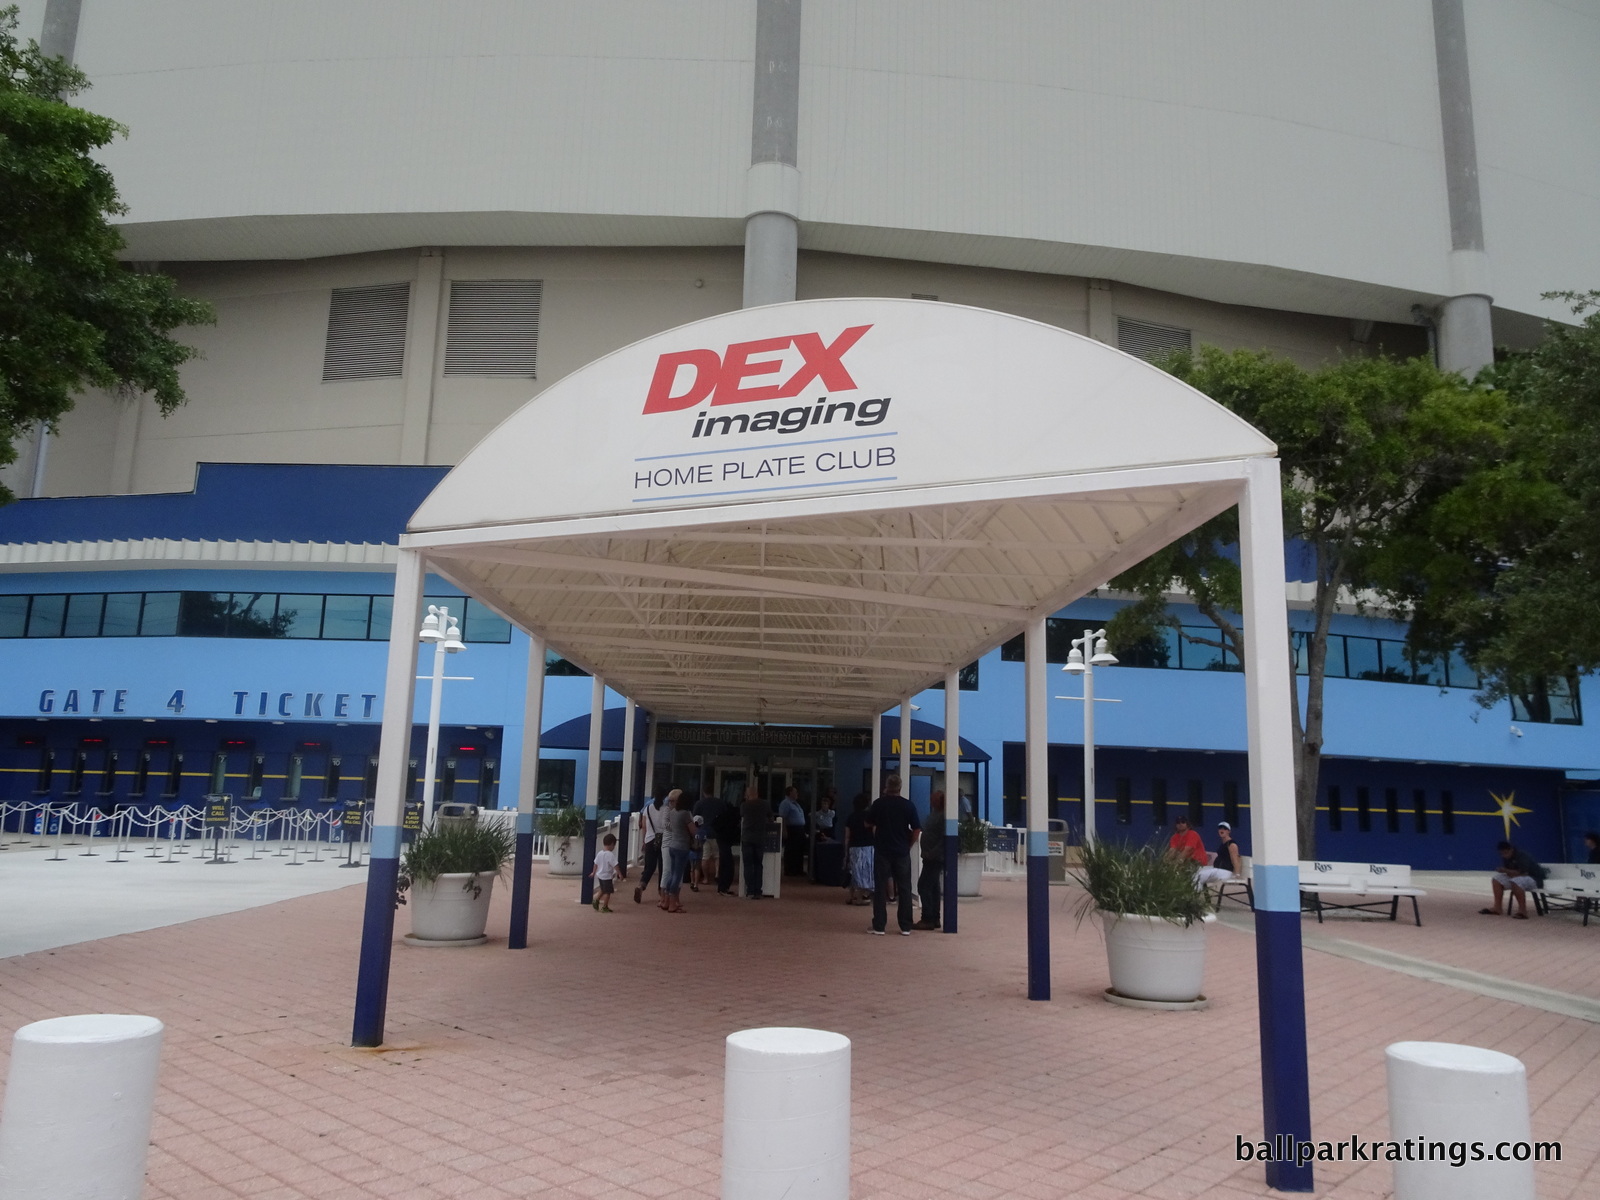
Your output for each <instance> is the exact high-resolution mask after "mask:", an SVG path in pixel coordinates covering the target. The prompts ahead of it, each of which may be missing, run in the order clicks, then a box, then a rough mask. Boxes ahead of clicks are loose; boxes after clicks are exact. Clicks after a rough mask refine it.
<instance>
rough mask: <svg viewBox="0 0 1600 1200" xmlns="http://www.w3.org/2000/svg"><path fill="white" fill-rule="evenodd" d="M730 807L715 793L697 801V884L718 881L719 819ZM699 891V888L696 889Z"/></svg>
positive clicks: (695, 807)
mask: <svg viewBox="0 0 1600 1200" xmlns="http://www.w3.org/2000/svg"><path fill="white" fill-rule="evenodd" d="M727 807H728V803H727V801H725V800H724V799H723V798H722V797H721V796H718V795H716V794H715V793H714V792H706V793H705V794H704V795H702V796H701V797H700V799H698V800H696V801H695V805H694V819H695V844H696V845H697V846H698V847H699V850H700V863H699V870H698V871H697V872H696V874H697V876H698V878H696V879H695V881H694V882H696V883H713V882H715V881H716V878H717V873H718V869H719V862H720V859H721V855H719V854H718V853H717V835H716V828H717V818H718V817H720V816H721V815H722V810H723V809H725V808H727ZM694 890H695V891H699V890H700V889H699V888H695V889H694Z"/></svg>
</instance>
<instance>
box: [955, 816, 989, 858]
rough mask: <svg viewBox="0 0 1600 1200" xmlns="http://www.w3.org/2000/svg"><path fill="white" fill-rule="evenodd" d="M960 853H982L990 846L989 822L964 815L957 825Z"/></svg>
mask: <svg viewBox="0 0 1600 1200" xmlns="http://www.w3.org/2000/svg"><path fill="white" fill-rule="evenodd" d="M956 845H957V847H958V849H957V851H956V853H958V854H982V853H983V852H984V851H986V850H987V849H988V848H989V822H987V821H980V820H978V818H977V817H971V816H968V817H962V818H961V821H960V823H959V824H957V825H956Z"/></svg>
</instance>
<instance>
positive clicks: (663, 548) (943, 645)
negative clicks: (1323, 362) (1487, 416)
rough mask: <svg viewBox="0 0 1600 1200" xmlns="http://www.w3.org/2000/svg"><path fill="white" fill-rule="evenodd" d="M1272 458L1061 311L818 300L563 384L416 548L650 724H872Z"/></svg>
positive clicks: (423, 527) (650, 341)
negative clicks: (1044, 320) (1012, 312)
mask: <svg viewBox="0 0 1600 1200" xmlns="http://www.w3.org/2000/svg"><path fill="white" fill-rule="evenodd" d="M1273 454H1274V447H1273V445H1272V443H1271V442H1269V441H1268V440H1267V439H1266V438H1264V437H1263V436H1262V435H1261V434H1260V433H1259V432H1257V431H1256V430H1255V429H1253V428H1252V427H1251V426H1249V425H1247V424H1245V423H1244V422H1243V421H1241V420H1239V419H1238V418H1237V417H1235V416H1233V415H1232V414H1231V413H1229V412H1228V411H1226V410H1225V409H1223V408H1222V407H1220V406H1219V405H1217V404H1216V403H1214V402H1213V401H1211V400H1210V399H1208V398H1206V397H1205V396H1202V395H1200V394H1199V393H1198V392H1195V391H1194V390H1192V389H1191V388H1189V387H1187V386H1185V385H1183V384H1181V383H1179V382H1178V381H1177V380H1175V379H1173V378H1172V377H1171V376H1169V375H1167V374H1165V373H1163V372H1161V371H1159V370H1157V369H1155V368H1154V367H1151V366H1149V365H1148V364H1146V363H1144V362H1141V361H1140V360H1138V359H1135V358H1132V357H1130V356H1128V355H1125V354H1122V353H1121V352H1119V351H1117V350H1114V349H1112V348H1110V347H1108V346H1105V345H1103V344H1101V343H1099V342H1095V341H1091V340H1090V339H1088V338H1084V337H1080V336H1078V335H1076V334H1072V333H1068V332H1066V331H1064V330H1061V329H1057V328H1054V327H1052V326H1048V325H1043V324H1039V323H1037V322H1033V321H1027V320H1023V319H1021V318H1018V317H1012V316H1007V315H1004V314H1001V313H995V312H989V311H985V310H981V309H972V308H963V307H959V306H956V305H950V304H938V303H931V302H926V301H913V300H894V299H851V300H816V301H802V302H798V303H793V304H778V305H771V306H768V307H765V308H756V309H746V310H743V311H739V312H733V313H728V314H725V315H723V316H719V317H712V318H710V319H707V320H704V321H699V322H696V323H694V324H691V325H685V326H682V327H681V328H678V329H674V330H671V331H669V332H667V333H663V334H659V335H657V336H655V337H651V338H647V339H645V340H644V341H641V342H637V343H635V344H634V345H632V346H629V347H627V348H625V349H622V350H619V351H617V352H616V353H614V354H611V355H608V356H607V357H605V358H603V359H600V360H599V361H597V362H595V363H592V364H590V365H589V366H587V367H585V368H583V369H582V370H579V371H577V372H575V373H573V374H572V375H570V376H568V377H567V378H565V379H563V380H561V381H560V382H559V383H556V384H554V385H553V386H551V387H550V388H548V389H547V390H546V391H545V392H543V393H542V394H541V395H540V396H539V397H537V398H536V399H534V400H532V401H530V402H529V403H528V404H527V405H525V406H524V407H523V408H521V409H520V410H519V411H518V412H516V413H515V414H513V415H512V416H511V417H510V418H509V419H507V420H506V421H505V422H504V423H503V424H501V425H500V427H499V428H498V429H496V430H495V431H494V432H493V433H491V434H490V435H489V436H488V437H487V438H485V439H484V441H483V442H482V443H480V444H479V445H478V446H477V447H476V448H475V449H474V450H473V451H472V452H471V453H470V454H468V455H467V456H466V458H465V459H463V460H462V462H461V463H460V465H458V466H457V467H456V468H455V470H453V471H452V472H451V473H450V474H449V476H448V477H446V478H445V479H444V480H443V481H442V482H441V483H440V484H439V486H438V487H437V488H436V489H435V491H434V492H433V493H432V495H430V496H429V497H428V499H427V500H426V501H425V502H424V503H423V505H422V507H421V508H420V509H418V510H417V512H416V514H415V516H414V517H413V518H412V521H411V524H410V526H409V529H408V532H407V534H406V536H405V538H404V539H403V543H402V544H403V546H404V547H405V548H407V549H411V550H417V551H420V552H422V554H423V555H424V556H425V558H426V560H427V563H428V566H429V568H430V569H432V570H434V571H437V572H439V573H440V574H442V575H444V576H446V577H447V578H449V579H451V580H453V581H454V582H455V583H456V584H458V585H459V586H460V587H462V588H463V590H465V591H467V592H469V593H470V594H471V595H473V596H476V597H478V598H480V599H482V600H484V601H485V602H487V603H488V604H490V605H491V606H492V607H494V608H496V609H498V610H499V612H500V613H501V614H502V615H504V616H505V617H507V618H508V619H510V620H511V621H513V622H515V623H516V624H518V625H519V626H521V627H522V628H524V629H527V630H529V631H530V632H534V633H539V634H542V635H543V636H544V637H545V638H546V639H547V640H548V643H549V645H550V646H551V647H552V648H554V649H556V650H558V651H559V652H560V653H562V654H563V655H565V656H566V657H568V658H569V659H571V660H572V661H574V662H576V663H578V664H580V665H581V666H583V667H585V668H586V669H588V670H590V671H592V672H595V673H596V674H598V675H601V676H603V677H604V678H605V680H606V682H607V683H608V684H609V685H610V686H611V687H612V688H614V689H615V690H617V691H619V692H621V693H623V694H625V695H628V696H630V697H632V698H633V699H635V700H637V701H638V702H639V703H640V704H642V705H644V706H646V707H648V708H649V709H651V710H652V711H654V712H655V713H656V714H657V715H658V716H660V717H671V718H680V719H684V718H690V719H706V720H724V721H773V722H795V723H830V722H857V721H862V720H864V719H866V718H868V717H870V716H872V715H874V714H877V713H879V712H881V711H883V710H884V709H886V708H888V707H891V706H892V705H894V704H896V703H898V701H899V700H900V698H902V697H904V696H907V695H911V694H914V693H915V692H917V691H919V690H921V689H922V688H924V687H927V686H928V685H930V684H932V683H934V682H936V681H938V680H940V679H942V678H943V677H944V675H945V674H946V673H947V672H948V671H950V670H953V669H956V668H958V667H960V666H962V665H964V664H965V663H968V662H970V661H972V660H973V659H974V658H977V657H978V656H979V655H981V654H983V653H984V652H985V651H987V650H989V649H991V648H993V647H994V646H996V645H998V644H999V643H1000V642H1002V641H1004V640H1006V639H1008V638H1010V637H1012V636H1013V635H1014V634H1016V633H1017V632H1019V631H1020V630H1022V629H1023V627H1024V626H1025V624H1026V623H1027V622H1028V621H1030V620H1037V619H1039V618H1040V617H1042V616H1045V615H1048V614H1050V613H1053V612H1055V611H1056V610H1057V609H1059V608H1061V607H1062V606H1063V605H1065V604H1067V603H1069V602H1070V601H1072V600H1073V599H1075V598H1076V597H1078V596H1080V595H1083V594H1084V593H1085V592H1087V591H1090V590H1092V589H1093V588H1095V587H1098V586H1100V585H1102V584H1104V583H1105V581H1106V580H1107V579H1109V578H1110V577H1111V576H1113V575H1115V574H1117V573H1118V572H1120V571H1122V570H1124V569H1126V568H1128V567H1130V566H1132V565H1133V564H1135V563H1136V562H1138V561H1139V560H1140V559H1142V558H1144V557H1145V556H1147V555H1148V554H1150V553H1151V552H1152V551H1154V550H1156V549H1158V548H1159V547H1161V546H1163V545H1165V544H1166V543H1168V542H1170V541H1171V540H1173V539H1174V538H1176V537H1178V536H1180V535H1181V534H1183V533H1185V532H1187V531H1188V530H1190V529H1192V528H1194V527H1195V526H1196V525H1198V524H1199V523H1200V522H1202V521H1204V520H1206V519H1207V518H1209V517H1211V516H1213V515H1215V514H1216V513H1218V512H1220V511H1222V510H1223V509H1225V508H1227V507H1228V506H1230V505H1232V504H1234V503H1236V502H1237V501H1238V500H1239V498H1240V495H1241V491H1242V485H1243V482H1244V479H1245V476H1246V473H1247V467H1248V463H1249V460H1252V459H1263V458H1270V457H1271V456H1272V455H1273ZM1279 579H1280V581H1281V575H1280V577H1279Z"/></svg>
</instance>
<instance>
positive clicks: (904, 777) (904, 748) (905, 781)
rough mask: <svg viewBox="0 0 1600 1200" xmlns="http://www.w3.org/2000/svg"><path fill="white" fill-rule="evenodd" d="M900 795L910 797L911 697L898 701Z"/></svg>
mask: <svg viewBox="0 0 1600 1200" xmlns="http://www.w3.org/2000/svg"><path fill="white" fill-rule="evenodd" d="M900 794H901V795H902V796H910V795H911V697H910V696H907V697H906V698H905V699H904V700H902V701H900Z"/></svg>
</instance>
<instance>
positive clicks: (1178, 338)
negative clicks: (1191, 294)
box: [1117, 317, 1191, 361]
mask: <svg viewBox="0 0 1600 1200" xmlns="http://www.w3.org/2000/svg"><path fill="white" fill-rule="evenodd" d="M1190 345H1191V339H1190V334H1189V331H1188V330H1187V329H1179V328H1177V327H1176V326H1173V325H1152V324H1150V323H1149V322H1148V321H1130V320H1128V319H1127V318H1126V317H1118V318H1117V349H1118V350H1121V351H1122V352H1123V353H1125V354H1131V355H1133V356H1134V357H1135V358H1142V359H1145V360H1147V361H1148V360H1149V359H1152V358H1160V357H1161V356H1162V355H1163V354H1170V353H1171V352H1172V351H1174V350H1187V349H1189V348H1190Z"/></svg>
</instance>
